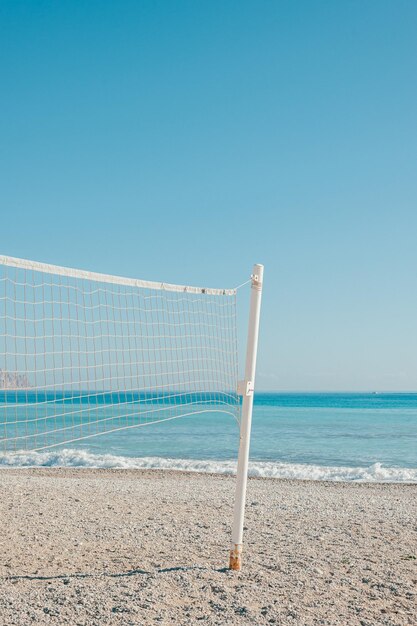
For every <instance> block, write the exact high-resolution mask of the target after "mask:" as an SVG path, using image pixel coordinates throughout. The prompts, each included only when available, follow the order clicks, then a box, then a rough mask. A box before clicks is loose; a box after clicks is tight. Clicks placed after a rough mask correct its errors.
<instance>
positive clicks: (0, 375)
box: [0, 368, 32, 391]
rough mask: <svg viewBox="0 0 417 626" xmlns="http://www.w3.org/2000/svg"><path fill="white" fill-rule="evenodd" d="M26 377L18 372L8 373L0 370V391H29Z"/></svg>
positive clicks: (29, 386)
mask: <svg viewBox="0 0 417 626" xmlns="http://www.w3.org/2000/svg"><path fill="white" fill-rule="evenodd" d="M31 386H32V385H30V383H29V380H28V377H27V376H26V374H19V372H8V371H7V370H3V369H1V368H0V389H11V390H12V391H13V390H15V389H30V388H31Z"/></svg>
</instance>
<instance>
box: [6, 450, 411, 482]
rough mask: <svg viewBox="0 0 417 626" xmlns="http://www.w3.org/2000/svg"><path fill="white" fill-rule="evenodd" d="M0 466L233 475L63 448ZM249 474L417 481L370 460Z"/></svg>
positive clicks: (194, 464)
mask: <svg viewBox="0 0 417 626" xmlns="http://www.w3.org/2000/svg"><path fill="white" fill-rule="evenodd" d="M0 467H3V468H4V467H92V468H115V469H117V468H119V469H159V470H160V469H162V470H178V471H184V472H205V473H213V474H235V473H236V462H235V461H216V460H194V459H165V458H160V457H142V458H132V457H126V456H116V455H112V454H94V453H92V452H89V451H87V450H77V449H63V450H60V451H55V452H51V451H49V452H6V453H3V454H0ZM249 474H250V476H259V477H264V478H292V479H299V480H331V481H339V482H340V481H356V482H398V483H401V482H408V483H416V482H417V468H404V467H385V466H382V464H381V463H374V464H372V465H370V466H369V467H335V466H333V467H329V466H327V467H326V466H321V465H308V464H302V463H279V462H272V461H252V462H251V463H250V464H249Z"/></svg>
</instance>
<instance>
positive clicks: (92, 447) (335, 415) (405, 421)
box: [0, 393, 417, 483]
mask: <svg viewBox="0 0 417 626" xmlns="http://www.w3.org/2000/svg"><path fill="white" fill-rule="evenodd" d="M238 445H239V426H238V423H237V421H236V420H235V419H234V418H233V417H232V416H227V415H224V414H218V415H217V414H216V413H207V414H205V413H202V414H199V415H193V416H188V417H181V418H178V419H174V420H172V421H166V422H161V423H156V424H152V425H147V426H144V427H140V428H131V429H129V430H121V431H118V432H114V433H107V434H105V435H102V436H99V437H95V438H92V439H86V440H83V441H79V442H74V443H73V444H71V445H70V446H68V445H67V446H63V447H56V448H52V449H49V450H43V451H39V452H31V451H28V452H21V453H19V454H15V453H13V452H7V451H6V452H0V467H28V466H46V467H55V466H56V467H94V468H147V469H160V470H180V471H181V470H182V471H197V472H210V473H217V474H234V473H235V472H236V458H237V452H238ZM249 474H250V475H251V476H259V477H274V478H291V479H300V480H304V479H308V480H330V481H357V482H397V483H405V482H409V483H410V482H412V483H416V482H417V394H416V393H257V394H256V395H255V402H254V411H253V420H252V437H251V449H250V465H249Z"/></svg>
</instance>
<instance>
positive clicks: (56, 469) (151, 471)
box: [0, 465, 417, 489]
mask: <svg viewBox="0 0 417 626" xmlns="http://www.w3.org/2000/svg"><path fill="white" fill-rule="evenodd" d="M405 469H407V468H405ZM412 469H413V468H412ZM13 472H16V474H21V473H25V472H27V473H28V475H31V474H33V475H36V474H37V473H39V474H41V475H42V474H43V475H45V476H51V477H53V476H54V474H59V475H61V477H65V474H68V476H67V477H71V473H74V477H75V476H76V474H77V473H85V474H86V475H88V474H90V473H91V475H92V476H95V475H97V476H103V477H104V475H105V474H109V476H111V475H113V474H115V475H117V474H126V476H128V477H131V476H135V475H138V476H146V477H152V476H159V477H163V476H166V475H169V474H172V475H174V476H175V475H178V476H185V477H189V478H192V477H196V476H201V477H205V476H207V477H210V478H218V479H219V480H235V479H236V474H235V473H234V474H232V473H230V474H229V473H221V472H208V471H200V470H182V469H170V468H166V469H165V468H163V469H162V468H137V467H129V468H126V467H75V466H52V467H50V466H12V465H11V466H0V480H1V476H2V474H3V473H5V474H12V473H13ZM248 481H250V482H252V481H271V482H282V483H286V484H291V485H292V484H294V485H295V484H298V483H303V484H306V485H317V484H320V485H328V486H330V485H332V486H333V485H340V486H343V485H354V486H357V487H360V486H363V487H366V486H381V487H382V486H392V487H395V486H398V487H402V486H404V487H410V488H415V489H417V483H416V482H412V481H410V482H406V481H404V482H403V481H401V482H400V481H398V482H396V481H388V480H386V481H384V480H381V481H376V480H375V481H366V480H321V479H307V478H287V477H280V476H248Z"/></svg>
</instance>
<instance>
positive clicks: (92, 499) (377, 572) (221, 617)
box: [0, 468, 417, 626]
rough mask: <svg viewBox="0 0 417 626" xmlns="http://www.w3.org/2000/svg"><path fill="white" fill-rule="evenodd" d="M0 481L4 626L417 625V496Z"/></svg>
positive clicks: (46, 472) (68, 479)
mask: <svg viewBox="0 0 417 626" xmlns="http://www.w3.org/2000/svg"><path fill="white" fill-rule="evenodd" d="M234 486H235V478H234V477H231V476H220V475H210V474H198V473H185V472H184V473H181V472H170V471H141V470H109V469H105V470H94V469H68V468H66V469H60V468H37V469H23V468H22V469H2V470H0V624H1V626H3V625H4V626H26V625H31V626H33V625H41V626H43V625H48V626H55V625H56V626H58V625H59V626H61V625H63V624H70V625H71V626H104V625H107V624H114V625H120V626H122V625H123V626H140V625H147V624H163V625H165V624H167V625H168V624H178V625H193V626H194V625H195V624H200V623H201V624H208V625H215V624H216V625H219V626H220V625H221V626H223V625H226V624H227V625H229V624H232V625H233V624H254V625H257V626H258V625H259V626H261V625H264V624H268V625H270V624H276V625H287V624H288V625H289V624H291V625H292V626H310V625H319V624H320V625H327V626H339V625H340V626H355V625H358V626H376V625H384V626H405V625H412V626H415V625H416V624H417V558H416V557H417V497H416V496H417V485H407V484H359V483H330V482H309V481H290V480H278V479H257V478H252V479H250V480H249V484H248V497H247V509H246V520H245V524H246V526H245V537H244V553H243V555H244V564H243V570H242V571H241V572H231V571H229V570H228V569H227V564H228V549H229V547H230V546H229V544H230V529H231V522H232V512H233V499H234Z"/></svg>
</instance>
